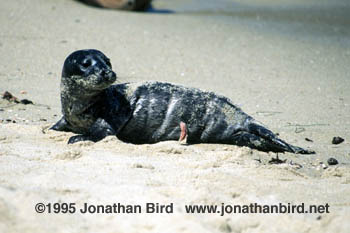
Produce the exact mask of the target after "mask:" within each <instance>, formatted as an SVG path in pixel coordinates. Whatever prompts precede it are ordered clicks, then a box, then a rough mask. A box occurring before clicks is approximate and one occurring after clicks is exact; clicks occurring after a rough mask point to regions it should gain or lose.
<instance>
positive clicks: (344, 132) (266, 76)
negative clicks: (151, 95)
mask: <svg viewBox="0 0 350 233" xmlns="http://www.w3.org/2000/svg"><path fill="white" fill-rule="evenodd" d="M183 2H184V1H179V2H178V4H180V3H183ZM188 2H191V3H192V4H193V2H194V1H188ZM197 2H198V1H197ZM226 2H231V3H232V1H228V0H227V1H226ZM154 6H155V9H163V10H162V11H160V10H158V13H160V12H167V11H166V10H167V9H175V11H177V12H175V14H158V13H157V10H155V13H146V14H142V13H131V12H119V11H111V10H102V9H97V8H92V7H88V6H85V5H82V4H79V3H78V2H75V1H70V0H60V1H58V0H36V1H31V0H17V1H12V0H2V1H1V3H0V22H1V24H0V29H1V30H0V54H1V59H0V81H1V86H0V92H1V93H3V92H4V91H10V92H11V93H13V94H14V95H15V96H17V97H18V98H20V99H23V98H27V99H30V100H32V101H33V102H34V103H35V105H21V104H17V105H13V104H11V103H8V102H7V101H5V100H0V120H1V123H0V232H4V233H12V232H33V233H34V232H35V233H40V232H128V233H130V232H349V229H350V222H349V219H350V208H349V206H350V186H349V185H350V147H349V145H350V118H349V113H350V91H349V90H350V77H349V74H350V68H349V64H350V37H349V36H350V29H349V27H348V25H349V22H350V21H349V17H350V16H349V14H345V13H344V12H349V9H350V8H349V7H350V6H349V4H347V3H346V1H316V0H315V1H306V2H305V1H287V0H286V1H281V2H280V3H276V2H275V1H267V0H266V1H253V0H251V1H237V9H236V10H232V11H230V12H229V13H227V12H226V11H223V10H222V9H219V10H217V11H216V10H215V11H208V9H206V8H205V7H203V9H202V8H201V10H200V11H193V10H189V9H186V8H181V7H179V5H176V4H175V3H174V2H172V3H171V2H168V1H155V4H154ZM171 7H173V8H171ZM83 48H96V49H99V50H102V51H103V52H104V53H105V54H106V55H107V56H109V57H110V58H111V61H112V65H113V68H114V70H115V71H116V72H117V74H118V77H119V81H120V82H129V81H141V80H159V81H168V82H174V83H179V84H183V85H187V86H192V87H197V88H202V89H206V90H211V91H215V92H217V93H220V94H223V95H226V96H228V97H230V98H231V99H232V100H233V102H235V103H236V104H237V105H239V106H240V107H242V108H243V110H244V111H245V112H247V113H248V114H250V115H252V116H253V117H255V118H256V119H257V120H259V121H261V122H263V123H264V124H265V125H267V126H268V127H269V128H270V129H272V130H273V131H275V132H278V133H279V134H280V137H281V138H283V139H285V140H286V141H288V142H290V143H292V144H295V145H299V146H302V147H305V148H311V149H313V150H315V151H316V152H317V154H316V155H294V154H289V153H286V154H280V155H279V157H280V158H281V159H287V161H286V163H284V164H278V165H276V164H269V163H268V161H270V160H271V158H275V157H276V154H274V153H263V152H258V151H256V150H251V149H248V148H239V147H236V146H230V145H208V144H201V145H191V146H184V145H180V144H179V143H178V142H162V143H157V144H154V145H132V144H127V143H123V142H120V141H118V140H117V139H116V138H115V137H108V138H106V139H105V140H103V141H101V142H98V143H95V144H94V143H89V142H83V143H78V144H76V145H67V144H66V142H67V140H68V138H69V136H71V135H72V134H70V133H62V132H52V131H48V130H47V128H48V127H49V126H50V125H52V124H53V123H54V122H56V121H57V120H58V119H59V118H60V115H61V113H60V99H59V81H60V71H61V68H62V64H63V61H64V59H65V57H66V56H67V55H68V54H69V53H71V52H72V51H74V50H76V49H83ZM21 91H25V92H26V93H24V94H23V92H22V93H21ZM6 119H10V120H11V121H13V120H14V121H15V122H16V123H8V122H7V121H6ZM334 136H341V137H343V138H344V139H345V142H343V143H342V144H339V145H332V144H331V140H332V138H333V137H334ZM305 138H310V139H312V140H313V142H308V141H306V140H305ZM330 157H334V158H336V159H337V160H338V161H339V164H338V165H336V166H328V165H327V159H328V158H330ZM295 163H297V164H300V165H301V166H302V167H301V168H300V166H298V165H295ZM321 163H323V164H321ZM293 164H294V165H293ZM326 165H327V166H326ZM38 202H42V203H57V202H60V203H70V202H72V203H73V202H74V203H76V205H77V207H81V206H82V205H83V203H85V202H87V203H89V204H95V205H96V204H113V203H122V204H138V205H144V204H145V203H147V202H154V203H156V202H158V203H161V204H169V203H174V213H172V214H146V213H142V214H81V213H75V214H62V213H61V214H48V213H45V214H37V213H36V212H35V210H34V206H35V204H36V203H38ZM255 202H256V203H259V204H279V203H284V204H287V203H292V204H300V203H306V204H316V205H317V204H319V205H324V204H326V203H328V204H329V206H330V213H328V214H226V215H224V216H220V215H219V214H187V213H186V212H185V208H184V206H185V205H186V204H219V205H221V203H225V204H227V205H228V204H232V205H233V204H249V203H255Z"/></svg>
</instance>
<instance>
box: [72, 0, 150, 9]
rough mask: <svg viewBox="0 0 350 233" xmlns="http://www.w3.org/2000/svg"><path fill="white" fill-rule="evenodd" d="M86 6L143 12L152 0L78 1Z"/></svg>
mask: <svg viewBox="0 0 350 233" xmlns="http://www.w3.org/2000/svg"><path fill="white" fill-rule="evenodd" d="M78 1H80V2H84V3H86V4H89V5H92V6H97V7H103V8H110V9H119V10H129V11H144V10H147V9H148V8H149V6H150V4H151V1H152V0H78Z"/></svg>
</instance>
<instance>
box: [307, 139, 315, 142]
mask: <svg viewBox="0 0 350 233" xmlns="http://www.w3.org/2000/svg"><path fill="white" fill-rule="evenodd" d="M305 141H308V142H314V141H312V140H311V139H310V138H305Z"/></svg>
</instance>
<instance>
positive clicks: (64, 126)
mask: <svg viewBox="0 0 350 233" xmlns="http://www.w3.org/2000/svg"><path fill="white" fill-rule="evenodd" d="M49 129H51V130H56V131H69V127H68V122H67V121H66V119H65V118H64V117H62V118H61V119H60V120H59V121H57V123H56V124H54V125H53V126H51V127H50V128H49Z"/></svg>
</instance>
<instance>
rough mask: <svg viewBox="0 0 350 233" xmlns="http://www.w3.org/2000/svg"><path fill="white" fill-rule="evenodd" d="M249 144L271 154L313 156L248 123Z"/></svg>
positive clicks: (259, 126)
mask: <svg viewBox="0 0 350 233" xmlns="http://www.w3.org/2000/svg"><path fill="white" fill-rule="evenodd" d="M248 133H249V134H250V135H251V136H248V137H249V138H248V139H249V142H250V143H252V144H253V147H255V148H256V149H258V150H263V151H273V152H291V153H295V154H315V152H314V151H311V150H306V149H303V148H301V147H297V146H293V145H290V144H288V143H287V142H285V141H283V140H281V139H279V138H278V137H277V136H276V135H275V134H274V133H272V132H271V131H270V130H268V129H266V128H265V127H263V126H261V125H258V124H256V123H249V125H248Z"/></svg>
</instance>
